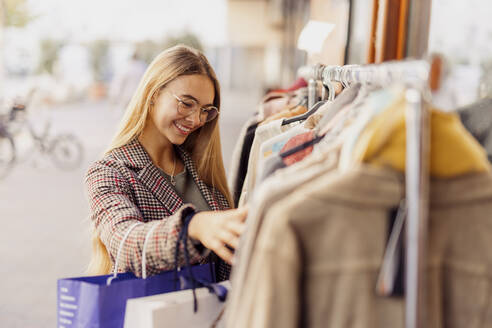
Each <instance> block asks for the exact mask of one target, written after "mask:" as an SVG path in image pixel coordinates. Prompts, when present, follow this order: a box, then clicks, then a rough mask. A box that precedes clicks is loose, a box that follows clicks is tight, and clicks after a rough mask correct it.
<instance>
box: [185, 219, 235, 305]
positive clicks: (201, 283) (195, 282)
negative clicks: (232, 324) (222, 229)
mask: <svg viewBox="0 0 492 328" xmlns="http://www.w3.org/2000/svg"><path fill="white" fill-rule="evenodd" d="M195 214H196V212H192V213H190V214H188V215H187V216H186V217H185V220H184V224H183V228H182V229H181V231H180V233H179V237H178V242H177V244H176V252H175V273H176V275H177V273H178V271H179V270H180V268H179V266H178V253H179V245H180V244H181V243H183V246H184V258H185V266H186V269H187V271H188V275H189V277H190V280H191V289H192V292H193V311H194V312H197V311H198V302H197V297H196V291H195V289H196V288H197V287H206V288H207V289H208V291H209V292H210V293H213V294H215V295H217V298H218V299H219V301H221V302H224V301H225V300H226V298H227V288H226V287H224V286H222V285H218V284H211V283H209V282H207V281H205V280H202V279H197V278H195V276H194V275H193V271H192V270H191V265H190V255H189V252H188V248H187V247H186V242H187V240H188V226H189V224H190V222H191V219H192V218H193V216H194V215H195ZM179 278H180V282H181V285H184V284H185V281H184V279H185V278H184V277H183V276H180V277H179Z"/></svg>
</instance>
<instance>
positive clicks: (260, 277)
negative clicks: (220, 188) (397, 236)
mask: <svg viewBox="0 0 492 328" xmlns="http://www.w3.org/2000/svg"><path fill="white" fill-rule="evenodd" d="M403 180H404V179H403V177H402V176H401V175H400V174H398V173H396V172H395V171H393V170H385V169H376V168H372V167H369V166H361V167H359V168H357V169H355V170H352V171H350V172H347V173H345V174H343V175H341V174H340V173H338V172H332V173H329V174H327V175H325V176H324V177H322V178H321V179H319V180H318V181H316V182H312V183H309V184H307V185H304V186H303V187H302V188H299V189H298V190H297V191H296V192H295V193H293V194H291V195H290V196H288V197H285V198H284V199H283V200H281V201H278V202H277V203H275V204H274V205H272V206H271V208H270V210H269V211H268V212H267V214H266V217H265V219H264V222H263V225H262V229H261V231H260V233H259V235H258V240H257V242H256V246H255V248H254V254H253V255H252V256H251V263H250V265H249V267H248V271H247V272H246V274H245V276H246V278H245V279H244V281H243V283H244V286H243V288H242V289H243V291H244V292H243V294H242V295H241V298H240V300H239V302H237V303H235V304H234V308H233V309H230V310H231V313H234V315H233V316H232V317H229V318H228V323H229V325H228V327H255V328H261V327H331V328H350V327H365V328H371V327H374V328H376V327H377V328H381V327H388V328H390V327H391V328H395V327H396V328H398V327H404V300H403V299H401V298H384V297H379V296H377V295H376V293H375V286H376V280H377V274H378V272H379V268H380V266H381V262H382V257H383V253H384V249H385V246H386V245H385V244H386V238H387V228H388V227H387V225H388V213H389V210H390V209H391V208H394V207H396V206H398V203H399V201H400V199H401V198H402V197H403V195H404V184H403ZM430 195H431V196H430V213H429V214H430V217H429V242H428V269H427V279H428V281H427V304H426V308H427V313H428V317H427V325H426V327H430V328H433V327H436V328H437V327H467V328H468V327H492V252H491V251H490V249H491V246H492V214H491V213H492V175H491V174H489V173H484V174H475V175H470V176H464V177H460V178H453V179H446V180H433V181H432V182H431V190H430Z"/></svg>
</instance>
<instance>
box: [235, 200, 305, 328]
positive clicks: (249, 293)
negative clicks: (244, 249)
mask: <svg viewBox="0 0 492 328" xmlns="http://www.w3.org/2000/svg"><path fill="white" fill-rule="evenodd" d="M288 219H289V212H288V211H286V210H285V209H284V208H282V206H281V207H278V206H277V204H275V205H273V206H272V208H271V209H270V210H269V211H268V212H267V213H266V216H265V218H264V221H265V222H264V223H263V226H262V229H261V230H260V232H259V235H258V238H257V242H256V246H255V249H254V251H253V254H252V255H251V263H250V264H249V267H247V268H246V270H247V271H246V274H245V275H244V281H241V282H237V283H242V286H241V289H240V291H242V292H241V294H240V295H238V296H239V297H234V296H232V295H231V296H232V300H233V302H232V303H231V304H229V307H228V309H227V311H228V313H227V315H226V326H227V327H234V328H246V327H255V328H266V327H279V328H280V327H282V328H295V327H301V326H303V325H302V324H301V313H300V307H301V267H302V263H301V262H302V260H301V259H302V257H303V256H302V254H301V247H300V243H299V240H298V237H297V235H296V232H295V230H294V229H293V228H292V226H291V225H290V224H289V220H288ZM232 293H234V290H233V291H232Z"/></svg>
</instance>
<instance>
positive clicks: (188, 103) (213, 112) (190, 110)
mask: <svg viewBox="0 0 492 328" xmlns="http://www.w3.org/2000/svg"><path fill="white" fill-rule="evenodd" d="M172 95H173V96H174V98H176V100H177V101H178V106H177V110H178V113H179V114H181V115H183V116H188V115H191V114H194V113H196V112H197V111H198V110H200V122H202V123H205V122H210V121H212V120H213V119H214V118H216V117H217V115H219V109H218V108H217V107H215V106H207V107H200V104H198V102H196V101H195V100H194V99H186V100H183V99H181V98H179V97H178V96H176V95H175V94H172Z"/></svg>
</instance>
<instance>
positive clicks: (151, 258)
mask: <svg viewBox="0 0 492 328" xmlns="http://www.w3.org/2000/svg"><path fill="white" fill-rule="evenodd" d="M86 188H87V196H88V200H89V204H90V217H91V220H92V222H93V224H94V227H95V232H96V233H97V234H98V235H99V238H100V239H101V241H102V242H103V244H104V245H105V246H106V249H107V250H108V252H109V254H110V257H111V260H112V262H113V265H114V263H115V261H116V255H117V252H118V248H119V246H120V243H121V240H122V239H123V236H124V234H125V232H126V231H127V230H128V228H129V227H130V226H131V225H133V224H134V223H136V222H142V223H143V224H141V225H139V226H137V227H136V228H134V229H133V230H132V231H131V233H130V235H129V236H128V238H127V239H126V241H125V244H124V245H123V249H122V253H121V255H120V258H119V259H118V268H119V270H118V271H119V272H126V271H131V272H133V273H134V274H135V275H136V276H138V277H140V276H141V275H142V250H143V246H144V241H145V237H146V235H147V233H148V232H149V230H150V229H151V228H153V226H154V225H157V226H156V227H155V228H154V230H153V232H152V234H151V236H150V237H149V240H148V242H147V248H146V253H147V254H146V261H147V264H146V266H147V274H148V275H151V274H156V273H159V272H161V271H164V270H171V269H174V268H175V250H176V243H177V239H178V236H179V233H180V231H181V229H182V226H183V219H184V217H185V216H186V215H187V213H189V211H190V210H194V207H193V205H192V204H185V205H183V206H182V207H181V208H180V209H179V210H178V211H176V213H174V214H173V215H171V216H167V217H163V218H162V219H161V220H154V221H150V222H145V223H144V218H143V216H142V213H141V212H140V210H139V209H138V207H137V205H136V204H135V203H134V201H133V200H132V197H131V188H130V184H129V182H128V180H126V179H125V178H124V177H123V176H122V174H121V172H119V170H118V168H115V167H112V166H109V165H106V164H101V163H96V164H94V165H93V166H91V167H90V168H89V170H88V172H87V175H86ZM195 245H196V242H193V241H192V240H190V239H188V241H187V248H188V251H189V254H190V263H192V264H194V263H198V262H201V261H203V259H204V258H205V257H206V256H207V255H208V253H209V252H210V251H209V250H208V249H206V248H205V247H202V246H201V245H199V246H195ZM178 254H179V256H178V264H179V265H184V263H185V260H184V249H183V246H182V245H181V247H180V251H179V253H178Z"/></svg>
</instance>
